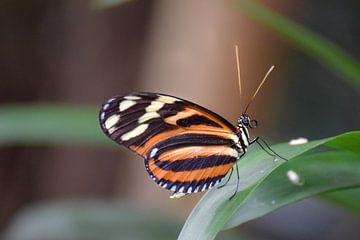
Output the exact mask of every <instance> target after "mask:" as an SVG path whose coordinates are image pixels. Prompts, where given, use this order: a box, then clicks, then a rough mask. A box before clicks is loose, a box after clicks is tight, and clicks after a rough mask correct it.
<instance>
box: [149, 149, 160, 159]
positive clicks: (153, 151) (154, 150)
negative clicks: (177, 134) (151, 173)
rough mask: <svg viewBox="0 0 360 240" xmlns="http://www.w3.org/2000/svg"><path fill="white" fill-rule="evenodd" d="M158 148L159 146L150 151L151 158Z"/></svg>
mask: <svg viewBox="0 0 360 240" xmlns="http://www.w3.org/2000/svg"><path fill="white" fill-rule="evenodd" d="M158 150H159V149H158V148H153V149H152V150H151V152H150V158H153V157H154V156H155V155H156V153H157V151H158Z"/></svg>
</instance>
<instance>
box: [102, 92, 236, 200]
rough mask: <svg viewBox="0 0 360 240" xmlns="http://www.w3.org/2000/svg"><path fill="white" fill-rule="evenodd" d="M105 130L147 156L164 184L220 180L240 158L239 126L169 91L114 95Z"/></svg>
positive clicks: (188, 185)
mask: <svg viewBox="0 0 360 240" xmlns="http://www.w3.org/2000/svg"><path fill="white" fill-rule="evenodd" d="M100 125H101V128H102V130H103V131H104V132H105V134H106V135H107V136H109V137H110V138H111V139H112V140H114V141H115V142H117V143H119V144H121V145H124V146H125V147H127V148H129V149H131V150H132V151H134V152H136V153H137V154H139V155H140V156H142V157H143V158H144V159H145V167H146V169H147V171H148V173H149V174H150V176H151V177H152V179H153V180H154V181H155V182H156V183H157V184H159V185H160V186H161V187H163V188H166V189H169V190H172V191H174V192H182V193H191V192H199V191H204V190H206V189H209V188H211V187H213V186H215V185H216V184H218V183H219V182H220V181H221V180H222V178H223V177H224V176H225V175H226V173H227V172H228V171H229V169H230V168H231V167H232V166H233V164H234V163H235V162H236V160H237V157H238V149H237V147H236V144H237V143H238V142H239V139H238V136H237V135H236V133H235V132H236V128H235V127H234V126H233V125H232V124H231V123H229V122H228V121H226V120H225V119H224V118H222V117H221V116H219V115H217V114H216V113H214V112H212V111H210V110H208V109H206V108H203V107H201V106H199V105H197V104H194V103H192V102H189V101H186V100H184V99H180V98H176V97H173V96H170V95H164V94H157V93H132V94H129V95H125V96H119V97H113V98H110V99H109V100H108V101H106V102H105V103H104V104H103V106H102V109H101V111H100Z"/></svg>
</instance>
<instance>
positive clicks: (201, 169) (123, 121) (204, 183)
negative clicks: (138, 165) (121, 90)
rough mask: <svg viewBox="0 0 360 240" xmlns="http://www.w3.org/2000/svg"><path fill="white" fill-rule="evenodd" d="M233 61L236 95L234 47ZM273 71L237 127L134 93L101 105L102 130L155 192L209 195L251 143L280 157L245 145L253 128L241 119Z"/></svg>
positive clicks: (169, 100)
mask: <svg viewBox="0 0 360 240" xmlns="http://www.w3.org/2000/svg"><path fill="white" fill-rule="evenodd" d="M236 56H237V66H238V78H239V90H240V95H241V81H240V69H239V58H238V48H237V46H236ZM273 68H274V67H273V66H272V67H271V68H270V70H269V71H268V72H267V73H266V75H265V77H264V78H263V80H262V82H261V83H260V85H259V86H258V88H257V90H256V91H255V94H254V95H253V96H252V98H251V100H250V102H249V103H248V104H247V106H246V108H245V111H244V112H243V113H242V114H241V116H240V118H239V119H238V122H237V125H236V126H234V125H232V124H231V123H230V122H228V121H227V120H226V119H224V118H223V117H221V116H220V115H218V114H216V113H214V112H212V111H210V110H208V109H206V108H204V107H202V106H200V105H197V104H195V103H193V102H190V101H187V100H184V99H181V98H178V97H174V96H171V95H166V94H160V93H149V92H135V93H130V94H127V95H124V96H117V97H112V98H110V99H109V100H107V101H106V102H105V103H104V104H103V105H102V108H101V110H100V115H99V118H100V126H101V129H102V130H103V132H104V133H105V134H106V135H107V136H108V137H109V138H111V139H112V140H113V141H115V142H117V143H118V144H120V145H123V146H125V147H127V148H128V149H130V150H132V151H134V152H135V153H137V154H138V155H140V156H141V157H142V158H143V159H144V161H145V168H146V171H147V172H148V173H149V175H150V177H151V178H152V180H154V181H155V183H157V184H158V185H159V186H160V187H162V188H166V189H168V190H170V191H173V192H174V194H175V195H176V194H183V195H184V194H189V193H195V192H202V191H205V190H208V189H210V188H212V187H214V186H217V185H218V184H219V183H220V182H221V181H222V180H223V178H224V177H225V176H226V175H227V173H228V172H229V171H230V170H231V173H230V176H231V174H232V170H233V166H234V165H235V166H236V167H237V164H235V163H236V162H237V161H238V160H239V159H240V158H241V157H242V156H243V155H244V154H245V153H246V151H247V148H248V146H249V145H251V144H252V143H255V142H256V143H258V144H259V145H260V147H261V148H262V149H263V150H264V151H266V152H267V153H268V154H269V155H271V156H274V157H275V156H279V155H278V154H276V153H275V152H274V151H273V150H272V149H271V148H270V147H269V146H268V145H267V144H266V142H264V141H263V140H262V139H261V138H259V137H256V138H254V139H252V140H250V136H249V129H251V128H255V127H256V126H257V121H256V120H254V119H251V118H250V117H249V116H248V115H247V114H246V111H247V109H248V107H249V106H250V103H251V102H252V101H253V100H254V98H255V96H256V94H257V92H258V91H259V89H260V88H261V86H262V84H263V83H264V82H265V80H266V78H267V76H268V75H269V73H270V72H271V71H272V69H273ZM260 141H261V142H262V143H263V144H265V146H266V147H267V149H266V148H264V147H263V145H262V144H261V143H260ZM279 157H280V158H282V159H284V158H283V157H281V156H279ZM284 160H286V159H284ZM230 176H229V178H228V180H229V179H230ZM237 177H238V181H237V187H236V191H235V193H234V194H233V195H232V197H233V196H235V194H236V192H237V189H238V184H239V171H238V169H237ZM226 183H227V182H226ZM226 183H225V184H226ZM173 196H174V195H173ZM232 197H231V198H232Z"/></svg>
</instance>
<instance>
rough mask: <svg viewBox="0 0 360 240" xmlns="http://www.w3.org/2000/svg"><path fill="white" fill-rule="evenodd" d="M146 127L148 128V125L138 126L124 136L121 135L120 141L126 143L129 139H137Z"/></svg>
mask: <svg viewBox="0 0 360 240" xmlns="http://www.w3.org/2000/svg"><path fill="white" fill-rule="evenodd" d="M148 127H149V124H140V125H139V126H137V127H136V128H134V129H133V130H131V131H129V132H127V133H125V134H124V135H122V136H121V140H122V141H128V140H129V139H131V138H134V137H137V136H139V135H140V134H142V133H144V132H145V131H146V129H147V128H148Z"/></svg>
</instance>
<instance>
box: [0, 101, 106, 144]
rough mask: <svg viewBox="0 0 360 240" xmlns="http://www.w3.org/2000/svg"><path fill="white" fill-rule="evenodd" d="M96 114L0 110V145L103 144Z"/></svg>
mask: <svg viewBox="0 0 360 240" xmlns="http://www.w3.org/2000/svg"><path fill="white" fill-rule="evenodd" d="M109 142H110V141H107V139H106V137H105V135H104V134H103V133H102V131H101V129H100V126H99V123H98V110H97V109H96V108H94V107H88V106H79V107H75V106H70V105H64V104H28V105H6V106H2V107H0V144H2V145H5V144H14V143H16V144H18V143H25V144H49V143H50V144H54V143H56V144H59V143H62V144H72V143H86V144H106V143H109Z"/></svg>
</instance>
